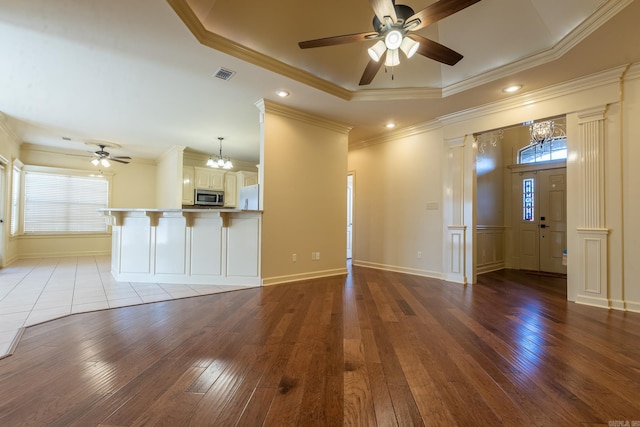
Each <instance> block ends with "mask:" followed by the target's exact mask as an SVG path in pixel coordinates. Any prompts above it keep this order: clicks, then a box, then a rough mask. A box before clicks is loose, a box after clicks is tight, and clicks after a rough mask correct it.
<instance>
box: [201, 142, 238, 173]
mask: <svg viewBox="0 0 640 427" xmlns="http://www.w3.org/2000/svg"><path fill="white" fill-rule="evenodd" d="M223 139H224V138H222V137H218V140H219V141H220V151H219V153H218V155H217V156H216V158H215V159H213V158H212V157H211V156H209V160H207V166H209V167H212V168H221V169H231V168H232V167H233V163H231V159H230V158H229V157H227V156H225V157H223V156H222V140H223Z"/></svg>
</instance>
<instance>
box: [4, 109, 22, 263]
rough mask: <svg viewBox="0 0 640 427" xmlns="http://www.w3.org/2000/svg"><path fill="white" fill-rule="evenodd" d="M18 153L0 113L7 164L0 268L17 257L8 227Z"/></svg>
mask: <svg viewBox="0 0 640 427" xmlns="http://www.w3.org/2000/svg"><path fill="white" fill-rule="evenodd" d="M19 153H20V144H19V142H18V140H17V138H16V137H15V136H14V135H13V133H12V132H11V130H10V129H9V128H8V127H7V126H6V124H5V123H4V121H3V116H2V113H0V156H2V158H4V159H5V160H6V161H7V162H8V164H7V165H5V176H4V180H3V181H4V189H3V191H0V194H4V200H3V202H2V203H0V206H2V207H3V208H4V209H3V212H0V217H1V218H3V219H4V222H3V223H2V224H0V227H1V230H0V268H1V267H3V266H4V265H8V264H10V263H11V262H13V261H14V260H15V259H16V258H17V257H18V242H17V240H16V239H15V238H12V237H10V236H9V231H10V228H9V226H10V223H11V214H10V213H11V203H10V200H11V181H12V173H11V172H12V170H13V164H12V163H13V161H14V160H15V159H16V158H18V154H19Z"/></svg>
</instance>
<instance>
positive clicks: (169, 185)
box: [156, 147, 185, 209]
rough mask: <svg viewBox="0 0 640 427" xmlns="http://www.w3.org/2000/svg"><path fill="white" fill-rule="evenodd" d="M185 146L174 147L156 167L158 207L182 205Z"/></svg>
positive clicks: (173, 207) (170, 207) (161, 158)
mask: <svg viewBox="0 0 640 427" xmlns="http://www.w3.org/2000/svg"><path fill="white" fill-rule="evenodd" d="M184 148H185V147H172V148H171V149H170V150H168V151H167V152H166V153H164V154H163V155H162V157H160V159H159V160H158V163H157V167H156V183H157V184H156V201H157V206H156V207H158V208H163V209H180V208H181V207H182V163H183V160H182V159H183V151H184Z"/></svg>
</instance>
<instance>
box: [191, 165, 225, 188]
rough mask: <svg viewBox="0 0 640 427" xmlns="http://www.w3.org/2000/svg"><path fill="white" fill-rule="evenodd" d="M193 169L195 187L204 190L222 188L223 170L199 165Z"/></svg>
mask: <svg viewBox="0 0 640 427" xmlns="http://www.w3.org/2000/svg"><path fill="white" fill-rule="evenodd" d="M194 170H195V186H194V187H195V188H203V189H206V190H224V175H225V171H224V170H220V169H208V168H200V167H194Z"/></svg>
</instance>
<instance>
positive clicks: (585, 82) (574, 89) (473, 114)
mask: <svg viewBox="0 0 640 427" xmlns="http://www.w3.org/2000/svg"><path fill="white" fill-rule="evenodd" d="M626 68H627V66H626V65H625V66H620V67H616V68H612V69H610V70H606V71H603V72H600V73H595V74H591V75H589V76H586V77H580V78H578V79H574V80H570V81H568V82H563V83H559V84H557V85H553V86H547V87H545V88H544V89H540V90H537V91H532V92H528V93H523V94H521V95H517V96H514V97H511V98H509V99H504V100H500V101H495V102H491V103H488V104H484V105H481V106H479V107H473V108H469V109H466V110H461V111H457V112H455V113H452V114H447V115H444V116H441V117H440V118H439V120H440V121H441V122H442V123H443V125H446V126H450V125H454V124H458V123H462V122H467V121H469V120H472V119H475V118H481V117H485V116H488V115H494V114H500V113H504V112H507V111H511V110H513V109H518V108H520V107H522V106H523V105H535V104H540V103H542V102H544V101H549V100H553V99H558V98H563V97H566V96H567V95H571V94H575V93H581V92H585V91H587V90H590V89H595V88H599V87H602V86H606V85H609V84H615V85H616V86H619V83H620V76H621V75H622V73H623V72H624V71H625V69H626ZM598 104H599V105H600V104H601V102H598Z"/></svg>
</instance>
